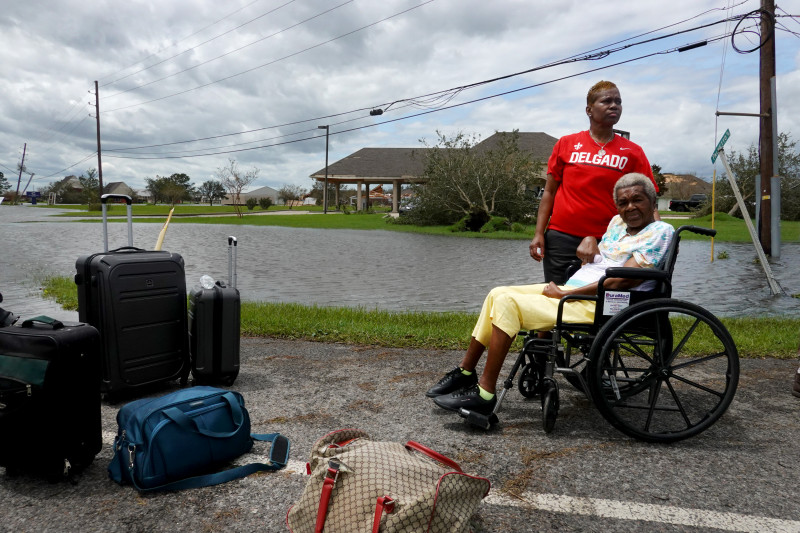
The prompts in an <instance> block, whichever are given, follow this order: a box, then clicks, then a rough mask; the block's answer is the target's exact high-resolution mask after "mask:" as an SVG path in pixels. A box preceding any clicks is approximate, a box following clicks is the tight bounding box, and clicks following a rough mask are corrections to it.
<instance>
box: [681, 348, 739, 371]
mask: <svg viewBox="0 0 800 533" xmlns="http://www.w3.org/2000/svg"><path fill="white" fill-rule="evenodd" d="M720 357H728V354H727V353H726V352H717V353H715V354H711V355H708V356H706V357H701V358H700V359H691V360H689V361H686V362H684V363H681V364H678V365H673V366H672V367H670V368H671V369H672V370H680V369H682V368H688V367H691V366H694V365H699V364H701V363H707V362H708V361H711V360H713V359H718V358H720Z"/></svg>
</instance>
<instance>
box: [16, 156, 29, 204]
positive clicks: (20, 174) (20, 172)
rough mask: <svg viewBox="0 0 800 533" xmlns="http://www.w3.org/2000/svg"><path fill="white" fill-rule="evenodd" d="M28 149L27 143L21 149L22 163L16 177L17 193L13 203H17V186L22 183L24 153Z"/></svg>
mask: <svg viewBox="0 0 800 533" xmlns="http://www.w3.org/2000/svg"><path fill="white" fill-rule="evenodd" d="M27 149H28V143H25V145H24V146H23V147H22V163H20V164H19V176H18V177H17V192H16V193H15V194H14V203H15V204H16V203H19V184H20V182H21V181H22V169H23V168H25V151H26V150H27Z"/></svg>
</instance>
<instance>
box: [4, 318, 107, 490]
mask: <svg viewBox="0 0 800 533" xmlns="http://www.w3.org/2000/svg"><path fill="white" fill-rule="evenodd" d="M99 358H100V334H99V333H98V332H97V330H96V329H95V328H93V327H92V326H90V325H88V324H81V323H75V322H72V323H68V322H63V323H62V322H60V321H58V320H53V319H50V318H48V317H36V318H33V319H30V320H26V321H25V322H23V323H22V326H6V327H0V466H4V467H5V468H6V473H7V474H14V473H33V474H38V475H44V476H47V477H48V478H50V479H58V478H60V477H69V476H70V475H71V474H74V473H76V472H79V471H80V470H81V469H82V468H85V467H86V466H87V465H89V464H90V463H91V462H92V460H93V459H94V457H95V455H96V454H97V453H98V452H99V451H100V449H101V448H102V442H103V441H102V428H101V421H100V361H99Z"/></svg>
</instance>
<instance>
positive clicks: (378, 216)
mask: <svg viewBox="0 0 800 533" xmlns="http://www.w3.org/2000/svg"><path fill="white" fill-rule="evenodd" d="M42 207H43V208H45V209H46V208H47V207H49V206H42ZM53 207H58V208H65V209H70V210H71V211H74V212H73V213H65V214H63V215H60V216H62V217H65V216H66V217H71V218H74V217H79V218H80V219H84V220H85V219H87V218H90V219H92V220H94V219H95V217H99V216H100V212H99V211H91V212H87V211H86V206H53ZM109 208H110V210H109V214H111V215H124V214H125V206H124V205H113V206H109ZM386 209H387V208H384V211H383V212H379V213H374V214H349V215H346V214H342V213H329V214H327V215H325V214H323V213H322V207H321V206H302V207H296V208H294V210H295V211H312V213H309V214H300V215H296V214H295V215H290V214H286V215H281V214H270V215H262V214H259V213H263V211H262V210H261V209H260V208H258V207H256V208H255V209H254V210H253V211H248V210H247V209H246V208H245V209H244V210H243V213H244V216H243V217H241V218H239V217H237V216H236V215H235V214H234V211H233V207H231V206H214V207H210V206H202V205H178V206H176V207H175V213H174V214H173V218H172V221H171V222H170V224H228V225H245V226H286V227H293V228H313V229H355V230H388V231H401V232H410V233H422V234H431V235H449V236H454V237H461V238H478V239H520V240H530V239H532V238H533V233H534V229H535V226H533V225H531V226H526V228H525V231H524V232H522V233H515V232H512V231H498V232H494V233H476V232H453V231H451V229H450V226H412V225H408V224H397V223H393V219H391V218H390V217H387V216H386ZM169 210H170V206H168V205H150V204H147V205H145V204H135V205H133V214H134V216H136V217H137V218H136V222H137V223H141V222H147V223H158V224H163V223H164V221H165V219H166V217H167V214H168V213H169ZM269 211H270V212H275V213H280V212H288V211H289V210H288V209H287V208H286V207H284V206H272V207H270V209H269ZM227 213H230V216H225V215H226V214H227ZM199 215H221V216H211V217H201V216H199ZM663 216H665V217H667V216H669V214H663ZM115 221H116V222H124V219H112V222H115ZM666 221H667V222H669V223H670V224H672V225H673V226H674V227H675V228H678V227H680V226H683V225H694V226H701V227H704V228H710V227H711V216H710V215H706V216H703V217H699V218H681V219H666ZM714 228H715V229H716V230H717V236H716V240H717V241H720V242H751V239H750V234H749V233H748V231H747V226H746V224H745V223H744V221H743V220H742V219H738V218H734V217H731V216H729V215H727V214H725V213H717V214H716V216H715V222H714ZM683 238H684V239H687V240H696V239H708V237H704V236H702V235H696V234H694V233H690V232H686V233H684V234H683ZM781 240H782V242H785V243H791V242H800V222H799V221H782V222H781Z"/></svg>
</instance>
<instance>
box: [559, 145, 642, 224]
mask: <svg viewBox="0 0 800 533" xmlns="http://www.w3.org/2000/svg"><path fill="white" fill-rule="evenodd" d="M600 146H601V145H598V144H597V143H596V142H595V141H594V139H592V137H591V136H590V135H589V132H588V131H581V132H579V133H573V134H571V135H565V136H564V137H561V138H560V139H559V140H558V142H556V145H555V146H554V147H553V153H552V154H551V155H550V159H549V160H548V161H547V173H548V174H552V176H553V178H554V179H555V180H556V181H557V182H559V187H558V190H557V191H556V196H555V200H554V203H553V213H552V215H551V216H550V224H549V227H550V228H552V229H554V230H556V231H560V232H562V233H568V234H569V235H574V236H576V237H587V236H590V235H591V236H594V237H597V239H598V240H600V238H601V237H602V236H603V233H604V232H605V231H606V228H607V227H608V222H609V221H610V220H611V218H612V217H613V216H614V215H616V214H617V207H616V205H614V185H615V184H616V183H617V180H618V179H619V178H621V177H622V176H623V175H625V174H628V173H629V172H639V173H641V174H644V175H645V176H648V177H649V178H650V179H651V180H653V184H654V185H655V180H654V179H653V170H652V169H651V168H650V162H649V161H648V160H647V156H645V155H644V150H642V148H641V147H640V146H639V145H638V144H636V143H633V142H631V141H629V140H628V139H626V138H624V137H621V136H619V135H614V139H612V140H611V141H610V142H609V143H608V144H606V145H605V147H604V150H605V154H604V155H602V156H600V155H599V154H598V152H599V151H600ZM657 190H658V186H657V185H656V191H657Z"/></svg>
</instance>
